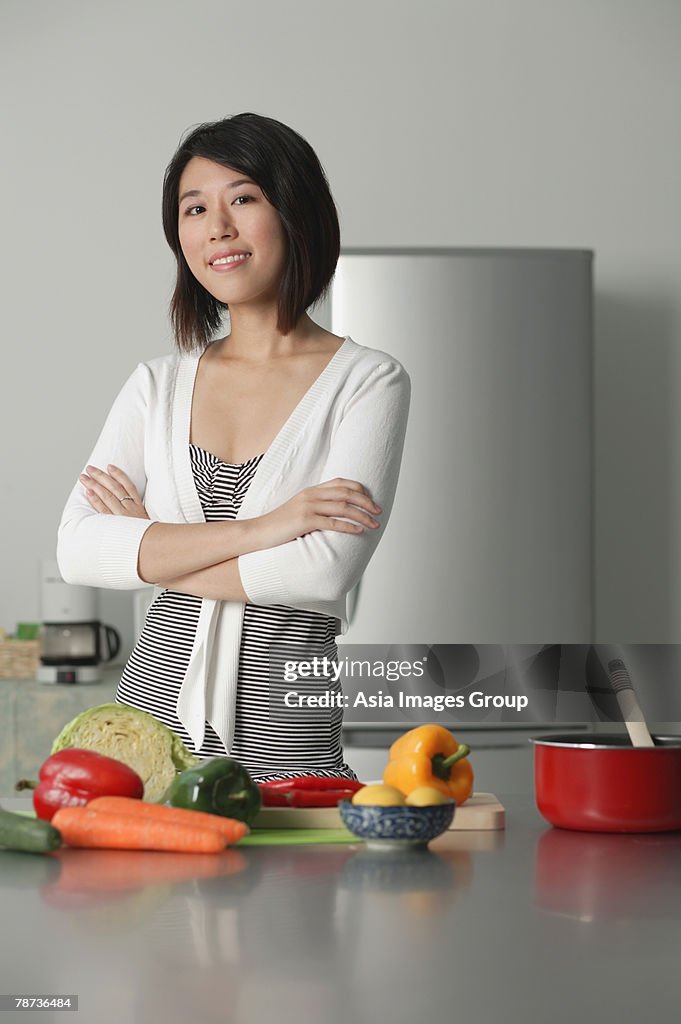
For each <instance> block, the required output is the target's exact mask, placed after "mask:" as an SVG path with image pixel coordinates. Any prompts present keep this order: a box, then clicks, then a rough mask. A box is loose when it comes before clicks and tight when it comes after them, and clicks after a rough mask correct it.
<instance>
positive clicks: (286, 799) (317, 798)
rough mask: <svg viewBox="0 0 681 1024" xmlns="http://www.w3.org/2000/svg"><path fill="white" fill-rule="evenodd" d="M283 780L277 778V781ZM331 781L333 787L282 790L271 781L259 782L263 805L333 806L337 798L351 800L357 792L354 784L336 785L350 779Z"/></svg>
mask: <svg viewBox="0 0 681 1024" xmlns="http://www.w3.org/2000/svg"><path fill="white" fill-rule="evenodd" d="M283 781H285V780H283V779H278V780H277V782H278V783H279V782H283ZM288 781H289V782H292V781H293V780H292V779H289V780H288ZM333 781H334V782H335V783H336V788H335V789H331V788H325V789H309V788H303V789H294V788H289V789H288V790H284V789H282V788H274V787H273V786H272V783H271V782H263V783H260V787H259V788H260V794H261V796H262V804H263V807H335V806H336V805H337V804H338V802H339V800H351V799H352V797H353V795H354V793H356V792H357V789H356V788H355V786H352V788H349V787H347V786H343V788H340V787H339V785H338V784H339V783H344V782H345V781H352V780H345V779H335V780H333Z"/></svg>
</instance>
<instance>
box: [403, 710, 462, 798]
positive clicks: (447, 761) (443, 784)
mask: <svg viewBox="0 0 681 1024" xmlns="http://www.w3.org/2000/svg"><path fill="white" fill-rule="evenodd" d="M470 749H471V748H470V747H469V746H467V745H466V744H465V743H457V741H456V740H455V739H454V737H453V736H452V734H451V732H450V731H449V730H448V729H445V728H444V726H442V725H419V726H417V728H416V729H410V730H409V732H405V733H404V735H403V736H400V738H399V739H398V740H395V742H394V743H393V745H392V746H391V748H390V761H389V762H388V764H387V765H386V767H385V770H384V772H383V782H384V783H385V784H386V786H395V787H396V788H397V789H399V790H400V791H401V792H402V793H404V795H405V796H408V795H409V793H411V791H412V790H414V789H416V788H417V787H418V786H432V787H433V788H434V789H438V790H439V791H440V792H441V793H445V794H446V795H447V796H448V797H450V798H451V799H452V800H455V801H456V803H457V804H462V803H465V801H466V800H467V799H468V797H469V796H470V795H471V793H472V792H473V769H472V768H471V765H470V762H469V760H468V754H470Z"/></svg>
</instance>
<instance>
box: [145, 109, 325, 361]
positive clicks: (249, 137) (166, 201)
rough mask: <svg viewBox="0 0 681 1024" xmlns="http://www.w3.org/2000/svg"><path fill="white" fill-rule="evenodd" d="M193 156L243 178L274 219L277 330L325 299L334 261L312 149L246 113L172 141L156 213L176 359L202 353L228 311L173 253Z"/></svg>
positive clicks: (322, 188) (284, 330) (322, 179)
mask: <svg viewBox="0 0 681 1024" xmlns="http://www.w3.org/2000/svg"><path fill="white" fill-rule="evenodd" d="M195 156H200V157H205V158H206V159H207V160H213V161H214V162H215V163H218V164H222V165H223V166H225V167H230V168H233V169H234V170H235V171H239V172H240V173H242V174H246V175H248V177H249V178H252V179H253V181H254V182H255V183H256V184H257V185H259V186H260V188H261V189H262V191H263V193H264V195H265V197H266V199H267V200H268V202H270V203H271V204H272V206H273V207H274V208H275V210H276V211H277V213H278V214H279V216H280V218H281V222H282V225H283V228H284V232H285V235H286V239H287V247H288V252H287V262H286V269H285V270H284V273H283V274H282V278H281V281H280V284H279V301H278V314H277V329H278V330H279V331H281V333H282V334H288V333H289V332H290V331H291V330H292V329H293V328H294V327H295V325H296V324H297V322H298V320H299V319H300V317H301V316H302V315H303V313H304V312H305V311H306V310H307V309H308V308H309V307H310V306H312V305H314V304H316V303H317V302H319V301H320V300H321V299H322V298H324V296H325V295H326V293H327V292H328V289H329V286H330V283H331V280H332V278H333V275H334V273H335V270H336V264H337V263H338V257H339V255H340V227H339V224H338V213H337V211H336V206H335V203H334V201H333V198H332V196H331V192H330V190H329V184H328V181H327V178H326V175H325V173H324V170H323V168H322V166H321V164H320V162H319V160H318V158H317V156H316V154H315V152H314V150H313V149H312V147H311V146H310V144H309V143H308V142H307V141H306V140H305V139H304V138H303V137H302V136H301V135H298V133H297V132H295V131H293V129H292V128H289V127H287V125H285V124H282V123H281V121H275V120H274V119H273V118H271V117H264V116H263V115H261V114H251V113H245V114H235V115H234V116H232V117H227V118H224V119H223V120H221V121H212V122H207V123H205V124H200V125H198V126H197V127H196V128H194V129H192V130H191V131H190V133H189V134H188V135H187V136H186V137H185V138H184V139H182V141H181V142H180V145H179V147H178V149H177V151H176V153H175V155H174V156H173V158H172V160H171V161H170V163H169V164H168V167H167V168H166V172H165V176H164V179H163V205H162V210H163V230H164V232H165V236H166V239H167V241H168V245H169V246H170V248H171V249H172V251H173V253H174V255H175V259H176V261H177V280H176V283H175V290H174V292H173V296H172V299H171V301H170V319H171V322H172V326H173V331H174V334H175V341H176V343H177V346H178V348H179V349H180V350H181V351H184V352H191V351H193V350H195V349H196V348H199V349H203V348H205V347H206V345H208V344H209V342H210V341H211V340H212V338H213V335H214V334H215V332H216V331H217V330H218V328H219V327H220V325H221V322H222V314H223V312H224V310H225V309H227V308H228V306H227V303H224V302H219V301H218V300H217V299H216V298H214V296H212V295H211V294H210V292H208V291H207V290H206V289H205V288H204V287H203V286H202V285H201V284H199V282H198V281H197V280H196V278H195V277H194V275H193V274H192V272H191V271H190V269H189V267H188V266H187V262H186V260H185V258H184V254H183V252H182V249H181V246H180V239H179V233H178V207H179V186H180V177H181V175H182V172H183V170H184V168H185V166H186V165H187V164H188V163H189V161H190V160H191V159H192V157H195Z"/></svg>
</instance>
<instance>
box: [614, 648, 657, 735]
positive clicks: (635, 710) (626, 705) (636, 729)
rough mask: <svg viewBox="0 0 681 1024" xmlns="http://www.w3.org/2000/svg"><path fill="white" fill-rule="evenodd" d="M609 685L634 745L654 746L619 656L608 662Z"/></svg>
mask: <svg viewBox="0 0 681 1024" xmlns="http://www.w3.org/2000/svg"><path fill="white" fill-rule="evenodd" d="M608 673H609V675H610V685H611V686H612V688H613V690H614V691H615V696H616V697H617V703H618V704H619V706H620V711H621V712H622V718H623V719H624V724H625V725H626V727H627V732H628V733H629V738H630V739H631V743H632V746H634V747H654V746H655V743H654V742H653V738H652V736H651V735H650V732H649V730H648V726H647V725H646V721H645V718H644V717H643V712H642V711H641V708H640V706H639V703H638V701H637V699H636V694H635V693H634V687H633V686H632V685H631V679H630V678H629V673H628V672H627V669H626V666H625V664H624V662H623V661H622V659H621V658H613V659H612V661H609V662H608Z"/></svg>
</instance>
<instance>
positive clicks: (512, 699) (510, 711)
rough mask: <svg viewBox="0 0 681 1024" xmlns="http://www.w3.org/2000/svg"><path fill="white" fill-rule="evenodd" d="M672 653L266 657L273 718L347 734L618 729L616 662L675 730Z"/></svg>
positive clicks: (447, 651) (524, 650)
mask: <svg viewBox="0 0 681 1024" xmlns="http://www.w3.org/2000/svg"><path fill="white" fill-rule="evenodd" d="M670 646H672V647H674V645H661V646H658V647H651V646H647V647H642V646H640V645H630V646H628V647H613V646H612V645H609V646H605V645H589V644H586V645H578V644H516V645H509V644H433V645H427V644H392V645H379V644H345V643H341V644H339V645H338V646H336V644H334V643H333V642H330V643H328V644H327V646H326V648H325V649H324V650H323V652H322V653H320V654H318V655H316V656H311V655H310V648H309V647H306V646H305V645H304V644H286V645H277V646H276V647H273V648H271V649H270V650H269V651H268V684H269V713H270V715H271V716H273V717H275V718H277V719H280V720H289V721H294V720H295V721H296V722H300V720H301V719H302V718H305V720H306V721H307V722H308V723H309V724H310V725H315V724H316V725H318V726H319V728H324V727H326V726H328V724H329V721H330V719H334V718H335V720H338V719H340V718H341V717H342V718H343V719H344V721H345V723H346V724H348V723H355V722H356V723H367V724H370V723H372V722H380V723H385V722H400V723H402V724H405V723H413V722H427V721H438V720H440V721H442V722H451V723H453V722H483V721H484V722H486V723H488V722H489V723H495V722H505V723H510V724H514V723H517V724H519V723H523V722H530V723H531V722H546V723H548V722H590V721H606V722H621V721H622V718H621V711H620V709H619V707H618V704H617V699H616V697H615V694H614V691H613V687H612V685H611V680H610V679H609V675H608V673H609V670H610V667H611V666H612V664H613V663H614V662H613V659H614V658H616V659H617V662H618V664H620V663H623V664H625V666H626V667H627V668H628V669H629V671H630V672H631V674H632V677H633V682H634V686H635V687H636V685H637V683H638V684H639V685H640V687H641V691H643V690H645V692H646V698H647V699H648V700H649V701H651V705H649V706H652V707H654V709H655V714H656V716H657V719H658V720H659V721H676V720H679V719H681V690H680V688H679V687H678V685H676V680H677V679H678V678H679V676H680V675H681V647H674V651H673V652H671V653H673V654H674V655H675V658H674V659H672V660H673V664H672V663H671V662H670V657H671V654H670V650H669V648H670ZM677 662H678V664H677ZM669 680H673V682H674V685H670V684H669ZM675 695H678V697H677V696H675Z"/></svg>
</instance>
